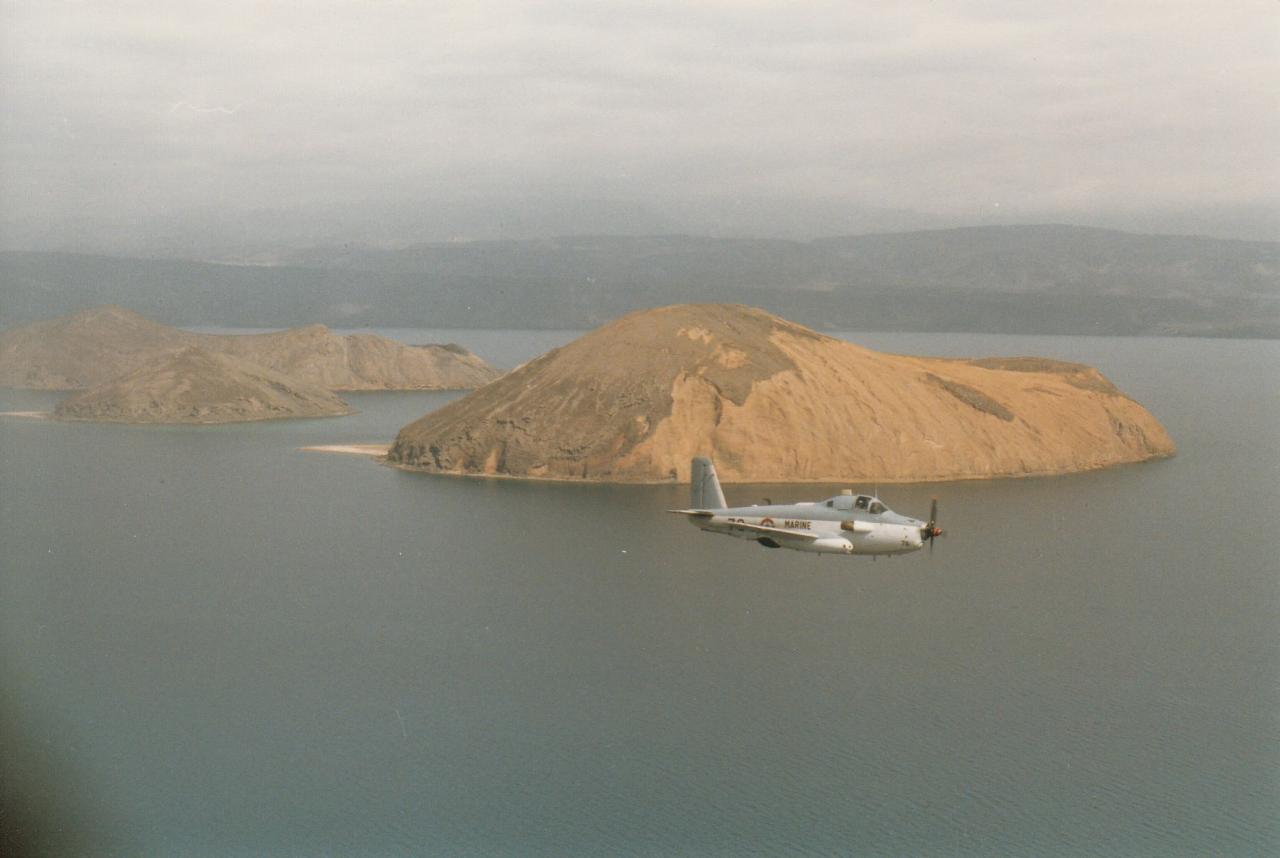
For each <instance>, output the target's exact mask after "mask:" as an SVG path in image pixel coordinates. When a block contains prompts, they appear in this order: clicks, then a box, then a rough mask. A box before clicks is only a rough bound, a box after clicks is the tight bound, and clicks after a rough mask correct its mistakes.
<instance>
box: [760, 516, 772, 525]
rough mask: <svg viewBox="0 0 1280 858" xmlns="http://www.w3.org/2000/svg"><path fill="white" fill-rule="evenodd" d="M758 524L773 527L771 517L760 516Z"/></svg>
mask: <svg viewBox="0 0 1280 858" xmlns="http://www.w3.org/2000/svg"><path fill="white" fill-rule="evenodd" d="M760 526H761V527H773V519H771V518H762V519H760Z"/></svg>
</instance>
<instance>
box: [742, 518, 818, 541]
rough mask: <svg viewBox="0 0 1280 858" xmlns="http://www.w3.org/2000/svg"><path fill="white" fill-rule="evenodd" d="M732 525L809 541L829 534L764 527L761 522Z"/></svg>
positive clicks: (781, 536) (782, 537) (784, 537)
mask: <svg viewBox="0 0 1280 858" xmlns="http://www.w3.org/2000/svg"><path fill="white" fill-rule="evenodd" d="M733 526H734V527H736V528H739V529H740V530H750V531H751V532H752V533H764V534H768V535H769V536H776V537H778V538H779V539H803V540H808V541H809V542H812V541H813V540H815V539H821V538H822V537H824V536H830V535H831V534H829V533H814V532H813V531H809V530H784V529H783V528H781V527H765V526H764V525H763V524H746V523H744V522H734V523H733Z"/></svg>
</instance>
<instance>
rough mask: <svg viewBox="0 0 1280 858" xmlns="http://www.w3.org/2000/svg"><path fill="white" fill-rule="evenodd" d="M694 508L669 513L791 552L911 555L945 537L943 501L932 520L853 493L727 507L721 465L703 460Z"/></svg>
mask: <svg viewBox="0 0 1280 858" xmlns="http://www.w3.org/2000/svg"><path fill="white" fill-rule="evenodd" d="M690 471H691V473H690V500H689V506H690V509H672V510H667V511H668V512H674V513H679V514H681V515H686V516H688V517H689V523H690V524H692V525H693V526H694V527H696V528H698V529H699V530H706V531H710V532H711V533H723V534H725V535H726V536H736V537H738V538H739V539H752V540H755V541H756V542H758V543H760V544H761V545H763V546H764V547H766V548H791V549H793V550H795V551H809V552H812V553H815V554H870V555H872V556H873V557H874V556H875V555H879V554H906V553H907V552H910V551H919V550H920V549H921V548H923V547H924V544H925V543H926V542H928V543H929V549H930V550H931V551H932V550H933V540H934V539H936V538H937V537H939V536H941V535H942V534H943V530H942V528H940V527H938V499H937V498H934V500H933V505H932V506H931V507H930V510H929V520H928V521H921V520H920V519H918V518H908V517H907V516H905V515H898V514H897V513H896V512H894V511H893V510H891V509H889V508H888V507H886V506H885V505H884V504H883V503H881V502H880V499H879V498H877V497H872V496H870V495H855V494H854V493H853V492H851V491H849V490H845V492H844V493H843V494H840V495H836V496H835V497H833V498H828V499H827V500H824V501H814V502H810V503H789V504H769V505H766V506H738V507H730V506H728V505H727V504H726V503H725V500H724V492H723V491H721V489H720V480H719V478H717V477H716V466H715V465H713V464H712V463H711V460H710V459H708V458H706V457H704V456H699V457H697V458H695V459H694V460H693V462H692V466H691V469H690Z"/></svg>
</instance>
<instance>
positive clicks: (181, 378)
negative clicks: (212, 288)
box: [53, 346, 353, 423]
mask: <svg viewBox="0 0 1280 858" xmlns="http://www.w3.org/2000/svg"><path fill="white" fill-rule="evenodd" d="M351 413H353V412H352V409H351V408H350V406H348V405H347V403H345V402H343V401H342V400H341V399H340V398H338V396H337V395H336V394H334V393H332V392H331V391H328V390H325V389H324V388H322V387H317V386H316V385H313V384H307V383H305V382H300V381H298V380H297V379H294V378H291V377H289V376H286V375H284V374H282V373H279V372H276V371H274V370H270V369H267V368H265V367H262V366H258V365H257V364H253V363H249V362H248V361H245V360H241V359H240V358H236V357H232V356H231V355H227V354H221V353H218V352H210V351H208V350H206V349H203V348H200V347H199V346H191V347H188V348H185V349H183V350H182V351H180V352H177V353H176V354H170V355H164V356H162V357H160V358H158V359H156V360H153V361H152V362H150V363H147V364H145V365H143V366H141V367H139V368H138V369H136V370H134V371H133V372H130V373H127V374H126V375H124V376H122V377H121V378H118V379H116V380H114V381H109V382H107V383H105V384H101V385H99V386H97V387H94V388H92V389H91V390H87V391H85V392H83V393H80V394H77V395H76V396H73V397H71V398H70V399H67V400H65V401H63V402H62V403H60V404H59V405H58V407H57V408H56V409H55V410H54V412H53V416H54V417H56V418H57V419H59V420H92V421H98V422H109V423H239V422H244V421H252V420H279V419H283V418H289V417H338V416H342V415H345V414H351Z"/></svg>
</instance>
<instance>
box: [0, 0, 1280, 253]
mask: <svg viewBox="0 0 1280 858" xmlns="http://www.w3.org/2000/svg"><path fill="white" fill-rule="evenodd" d="M0 9H2V10H3V12H2V16H3V18H2V20H0V64H2V65H0V71H2V74H0V78H2V83H0V86H2V87H3V88H2V89H0V98H2V107H3V110H2V111H0V115H2V118H0V156H2V159H3V160H2V173H0V200H2V202H0V215H2V216H3V224H4V235H3V239H4V242H5V243H6V244H7V245H9V246H15V245H23V244H29V245H39V244H42V243H43V244H50V243H52V244H57V243H59V242H62V243H74V242H75V241H85V242H87V243H89V244H93V243H94V242H97V243H99V244H102V243H110V242H112V241H119V242H121V243H122V244H124V245H128V244H130V243H133V244H137V245H146V243H147V242H148V241H149V240H150V237H152V236H154V235H158V234H161V233H164V232H165V230H180V229H181V225H182V224H187V225H188V226H190V227H191V228H199V229H207V230H210V231H213V232H216V231H218V230H230V233H229V235H232V238H234V235H235V230H234V229H232V228H231V226H229V225H234V224H235V223H240V224H242V225H243V224H246V223H249V224H261V225H262V229H263V230H265V231H266V232H268V233H269V232H271V231H272V230H274V231H275V232H276V233H278V234H279V235H278V236H275V237H279V238H281V240H291V241H301V242H306V241H311V240H317V239H320V238H332V237H333V236H332V235H327V234H326V235H322V234H321V233H324V231H325V230H330V231H331V232H332V231H334V230H337V231H338V232H340V231H341V229H343V228H345V227H344V225H346V226H351V225H352V224H355V223H360V224H362V225H363V230H364V234H363V235H361V236H360V238H362V239H367V240H379V239H380V238H381V239H386V240H412V239H414V238H422V239H436V238H441V237H447V236H449V235H460V236H462V235H473V234H477V233H488V234H500V233H502V232H504V231H506V232H515V233H518V232H521V231H526V232H528V231H532V232H537V231H539V229H545V230H555V229H561V228H563V229H566V230H576V231H586V232H589V231H591V226H592V224H595V225H598V226H600V227H601V228H604V229H622V230H625V229H627V228H635V229H637V230H639V231H645V230H648V229H653V230H662V229H686V230H692V231H703V232H719V233H726V232H728V233H732V232H735V231H737V232H751V233H756V234H764V233H768V232H770V224H771V223H772V224H774V225H776V227H777V228H776V229H775V230H773V231H775V232H777V233H778V234H793V233H804V232H813V233H814V234H821V233H834V232H841V231H846V230H845V229H843V227H848V228H850V229H856V228H857V227H859V226H860V225H866V226H869V227H871V228H874V227H876V226H879V225H883V224H888V225H889V226H893V225H894V223H895V222H898V221H900V222H901V223H902V224H905V225H912V224H916V223H918V224H920V225H927V224H930V223H938V224H948V223H957V222H984V221H989V222H1008V221H1044V220H1057V221H1064V222H1073V223H1098V224H1107V225H1117V226H1123V227H1128V228H1134V229H1142V228H1144V227H1150V228H1152V229H1153V230H1154V229H1158V228H1163V227H1165V226H1169V225H1172V226H1173V227H1175V228H1178V227H1180V225H1183V224H1185V226H1181V229H1182V230H1183V231H1202V232H1209V233H1213V234H1219V235H1227V236H1228V237H1230V236H1231V235H1233V234H1235V235H1239V236H1240V237H1262V236H1273V235H1274V233H1275V229H1276V226H1277V221H1278V218H1277V207H1278V206H1280V155H1278V153H1280V50H1278V47H1280V4H1277V3H1276V2H1275V0H1266V2H1215V3H1208V2H1203V0H1196V2H1186V3H1181V2H1096V3H1081V2H1079V0H1072V2H1035V3H1031V2H971V3H968V2H962V3H945V2H933V3H925V2H921V3H910V2H907V3H879V2H877V3H860V2H835V3H803V2H731V0H724V2H698V3H694V2H687V3H675V2H652V0H644V2H632V3H609V2H589V0H583V2H568V0H550V2H541V3H533V2H530V3H518V2H474V3H450V2H414V3H410V2H379V0H363V2H319V0H317V1H316V2H296V3H285V2H277V3H259V2H242V0H219V2H209V3H194V2H183V0H166V2H121V0H112V2H105V1H104V2H81V3H76V2H50V0H43V2H6V1H5V0H0ZM504 207H506V208H508V209H509V210H510V211H513V212H517V215H514V216H513V218H512V219H509V220H503V216H501V215H500V214H499V215H495V212H501V211H502V209H503V208H504ZM520 212H523V213H524V214H519V213H520ZM539 213H540V214H539ZM551 213H554V217H552V216H551ZM540 215H541V216H543V217H542V219H541V220H539V216H540ZM486 218H487V219H488V220H486ZM495 218H496V219H495ZM824 219H828V220H830V221H831V223H830V226H831V227H832V228H829V229H824V228H823V226H824V225H826V224H824ZM895 219H896V220H895ZM504 224H506V226H504ZM256 228H257V227H256V226H255V229H256ZM379 230H384V231H385V232H386V235H380V234H379ZM335 234H336V233H335ZM266 237H267V238H271V237H273V236H266Z"/></svg>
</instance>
